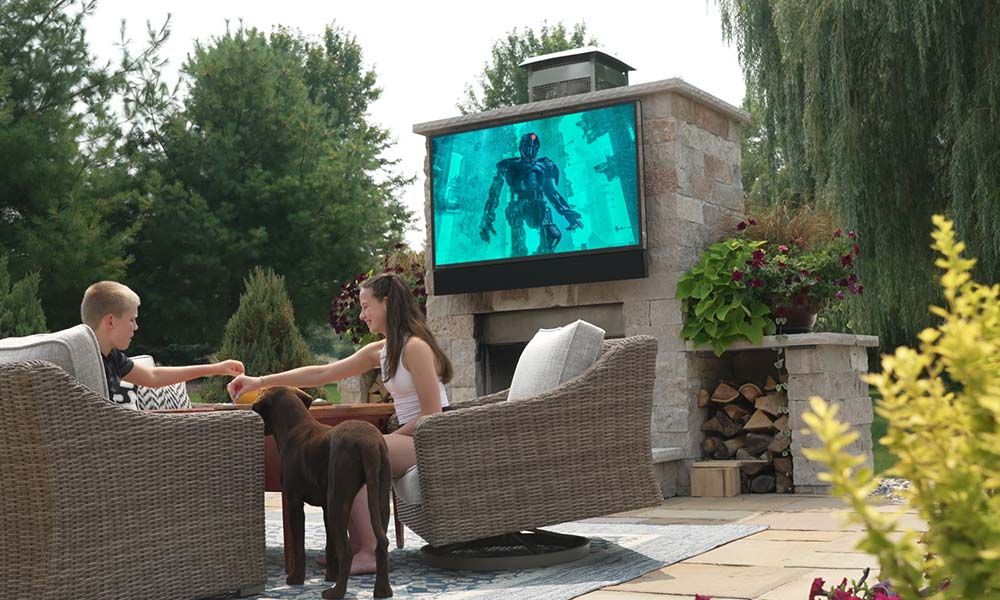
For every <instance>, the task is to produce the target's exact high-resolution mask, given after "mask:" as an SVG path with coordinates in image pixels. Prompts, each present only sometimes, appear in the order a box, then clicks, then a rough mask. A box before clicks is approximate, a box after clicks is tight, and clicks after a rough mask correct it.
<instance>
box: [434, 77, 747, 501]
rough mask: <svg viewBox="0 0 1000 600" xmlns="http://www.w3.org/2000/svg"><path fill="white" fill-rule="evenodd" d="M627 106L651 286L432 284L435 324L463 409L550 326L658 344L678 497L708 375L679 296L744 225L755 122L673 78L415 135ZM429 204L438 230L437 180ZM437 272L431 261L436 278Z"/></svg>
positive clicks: (450, 122)
mask: <svg viewBox="0 0 1000 600" xmlns="http://www.w3.org/2000/svg"><path fill="white" fill-rule="evenodd" d="M626 100H639V102H640V104H641V115H642V154H643V172H644V196H645V211H646V248H647V256H648V272H649V276H648V277H646V278H642V279H631V280H622V281H613V282H601V283H586V284H574V285H558V286H548V287H537V288H528V289H516V290H503V291H493V292H479V293H470V294H453V295H445V296H438V295H434V293H433V285H431V286H430V287H429V290H428V293H429V296H428V301H427V316H428V320H429V322H430V326H431V328H432V330H433V331H434V332H435V334H436V335H437V336H438V339H439V340H440V341H441V343H442V345H443V347H444V350H445V352H447V353H448V354H449V356H450V357H451V359H452V361H453V363H454V364H455V377H454V379H453V381H452V382H451V384H450V386H449V389H448V393H449V394H450V398H452V399H454V400H455V401H459V402H461V401H463V400H469V399H472V398H475V397H477V396H479V395H481V394H484V393H488V392H490V391H494V390H498V389H503V388H504V387H506V386H507V384H509V382H510V375H511V374H512V373H513V366H514V364H515V363H516V359H517V356H518V355H519V353H520V350H521V348H523V345H524V344H525V343H526V342H527V341H528V340H529V339H530V338H531V336H532V335H533V334H534V332H535V331H537V330H538V329H539V328H540V327H557V326H561V325H565V324H566V323H569V322H571V321H574V320H576V319H584V320H586V321H589V322H591V323H594V324H596V325H598V326H600V327H602V328H604V329H605V330H606V331H607V336H608V337H622V336H629V335H638V334H648V335H652V336H654V337H655V338H656V339H657V341H658V344H659V350H658V354H657V361H656V383H655V389H654V400H653V402H654V407H653V428H652V431H651V432H650V433H651V435H652V438H653V439H652V442H653V446H654V448H656V450H655V451H654V460H656V461H657V462H658V464H657V469H658V475H659V477H660V480H661V488H662V490H663V492H664V494H665V495H674V494H676V493H686V491H687V489H688V486H689V482H688V473H687V471H688V469H687V468H686V467H687V466H688V465H689V464H690V462H691V461H693V460H694V459H696V458H699V457H700V454H699V452H700V447H699V445H700V442H701V433H700V431H699V427H700V423H701V418H702V417H701V415H700V414H699V411H698V409H697V406H696V399H697V393H698V381H697V380H696V378H694V377H693V376H692V374H694V373H698V372H699V371H700V367H699V364H698V363H699V361H700V357H699V355H697V354H695V353H692V352H688V351H687V350H686V348H685V345H684V341H683V340H682V339H681V337H680V330H681V308H680V302H679V301H678V300H676V299H675V288H676V284H677V278H678V277H679V276H680V275H681V274H682V273H683V272H684V271H686V270H687V269H688V268H690V267H691V265H692V264H694V262H695V261H696V260H697V258H698V256H699V254H700V252H701V250H702V249H703V248H705V247H706V246H707V245H708V244H710V243H711V242H713V241H715V240H717V239H720V238H722V237H723V236H725V235H728V234H729V233H730V232H731V231H733V228H734V227H735V226H736V224H737V223H738V222H739V221H740V219H741V218H742V216H743V190H742V187H741V183H740V166H739V165H740V126H741V125H742V124H743V123H745V122H746V121H747V119H748V115H747V114H746V113H745V112H743V111H741V110H739V109H738V108H736V107H734V106H731V105H729V104H727V103H725V102H723V101H722V100H719V99H718V98H716V97H714V96H711V95H709V94H707V93H705V92H704V91H702V90H700V89H698V88H696V87H694V86H692V85H690V84H688V83H686V82H684V81H682V80H680V79H668V80H664V81H657V82H653V83H646V84H641V85H633V86H627V87H618V88H613V89H607V90H601V91H597V92H591V93H587V94H578V95H574V96H568V97H564V98H558V99H555V100H545V101H540V102H533V103H530V104H524V105H520V106H513V107H509V108H503V109H499V110H494V111H489V112H485V113H479V114H472V115H466V116H462V117H457V118H453V119H446V120H442V121H434V122H430V123H422V124H418V125H416V126H414V131H415V132H416V133H418V134H421V135H424V136H427V137H428V138H429V137H430V136H433V135H437V134H441V133H448V132H450V131H453V130H456V129H460V128H463V127H469V126H480V125H487V124H490V123H494V122H500V121H505V120H510V119H517V118H528V117H532V116H537V115H539V114H541V113H547V112H554V111H560V112H562V111H569V110H573V109H584V108H588V107H592V106H595V105H599V104H605V103H608V102H614V101H626ZM426 168H429V162H425V169H426ZM428 175H429V174H428ZM425 195H426V197H427V202H426V204H425V216H426V219H427V220H428V221H430V219H431V213H430V178H429V176H428V178H427V179H426V180H425ZM428 256H429V255H428ZM428 260H430V258H428ZM431 267H432V265H431V264H430V263H428V271H430V269H431ZM430 279H431V278H428V280H430Z"/></svg>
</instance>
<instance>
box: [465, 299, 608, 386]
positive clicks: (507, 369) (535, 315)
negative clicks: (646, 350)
mask: <svg viewBox="0 0 1000 600" xmlns="http://www.w3.org/2000/svg"><path fill="white" fill-rule="evenodd" d="M577 319H582V320H584V321H587V322H588V323H592V324H594V325H597V326H598V327H600V328H601V329H603V330H604V331H605V334H604V337H605V338H619V337H624V336H625V318H624V315H623V313H622V305H621V304H620V303H616V304H597V305H589V306H571V307H557V308H544V309H535V310H512V311H504V312H493V313H488V314H480V315H476V327H475V336H476V346H477V348H476V363H477V364H476V392H477V394H478V395H480V396H482V395H485V394H492V393H494V392H499V391H500V390H505V389H507V388H509V387H510V382H511V380H512V379H513V377H514V369H515V368H516V367H517V360H518V359H519V358H520V357H521V352H523V351H524V348H525V346H527V345H528V341H529V340H531V338H532V336H534V335H535V333H536V332H537V331H538V330H539V329H553V328H556V327H562V326H563V325H567V324H569V323H572V322H573V321H576V320H577Z"/></svg>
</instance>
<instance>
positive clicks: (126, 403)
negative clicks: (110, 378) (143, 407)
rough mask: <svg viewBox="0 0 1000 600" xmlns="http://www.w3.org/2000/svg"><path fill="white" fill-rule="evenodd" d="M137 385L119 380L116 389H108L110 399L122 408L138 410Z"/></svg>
mask: <svg viewBox="0 0 1000 600" xmlns="http://www.w3.org/2000/svg"><path fill="white" fill-rule="evenodd" d="M139 387H140V386H137V385H135V384H133V383H129V382H127V381H119V382H118V389H117V390H109V392H110V394H111V401H112V402H114V403H115V404H117V405H118V406H120V407H122V408H127V409H129V410H139V393H138V390H137V388H139Z"/></svg>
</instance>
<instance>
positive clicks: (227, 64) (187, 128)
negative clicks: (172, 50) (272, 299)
mask: <svg viewBox="0 0 1000 600" xmlns="http://www.w3.org/2000/svg"><path fill="white" fill-rule="evenodd" d="M184 72H185V74H186V75H187V76H188V77H189V79H190V89H189V92H188V95H187V97H186V99H185V101H184V104H183V106H182V107H180V108H179V109H178V110H177V111H176V112H174V113H173V114H171V115H170V116H169V117H168V118H167V119H166V120H165V121H164V123H163V126H162V128H161V129H159V130H158V133H156V134H155V138H154V139H153V142H155V147H156V148H157V153H156V156H155V157H154V158H153V159H151V160H150V161H149V163H148V165H147V169H146V171H147V173H148V175H147V177H146V179H147V181H149V182H150V184H149V188H148V198H149V203H148V206H147V207H145V209H144V215H143V221H144V224H143V227H142V229H141V230H140V231H139V232H138V233H137V235H136V243H135V246H134V248H135V262H134V265H133V266H132V267H131V268H130V272H131V273H132V274H133V278H134V281H135V282H136V289H137V291H139V292H140V294H141V295H142V296H143V297H148V298H149V299H150V301H151V303H152V304H153V305H154V306H155V308H154V309H153V310H152V312H151V313H147V314H148V315H151V318H152V320H153V323H154V327H153V329H154V330H155V332H156V335H155V337H153V338H150V337H149V336H144V338H143V341H142V343H143V344H150V345H163V346H193V345H197V344H202V343H205V342H210V343H211V342H215V341H217V340H218V339H219V338H220V337H221V334H222V327H223V324H224V323H225V322H226V319H227V318H228V316H229V315H230V314H232V312H233V311H234V310H235V309H236V303H237V300H238V298H239V294H240V291H241V290H242V287H243V285H242V283H243V279H244V277H245V274H246V273H247V272H249V270H250V269H251V268H253V267H255V266H264V267H269V268H271V269H273V270H274V271H275V272H277V273H280V274H282V275H283V276H284V277H286V278H287V281H288V287H289V290H290V291H291V297H292V299H293V302H294V304H295V306H296V312H297V313H298V314H299V315H300V318H301V320H302V321H303V322H304V323H310V322H325V320H326V316H327V313H328V310H329V303H330V298H331V297H332V295H333V293H334V292H335V291H336V289H337V283H338V282H339V281H341V280H343V279H344V278H346V277H347V276H349V275H353V273H354V272H355V271H356V270H357V269H358V267H359V266H360V265H363V264H367V262H368V261H369V260H370V258H371V257H372V256H374V255H375V254H377V253H378V252H379V251H380V250H382V249H384V248H387V247H390V246H391V245H392V244H393V243H395V242H397V241H398V240H399V239H401V237H402V232H403V227H404V225H405V223H406V222H407V220H408V218H409V216H408V214H407V212H406V211H405V209H404V208H403V207H402V205H401V203H400V201H399V199H398V191H399V188H400V187H401V186H403V185H404V184H405V183H407V182H408V181H409V180H407V179H405V178H403V177H401V176H399V175H393V174H391V173H387V172H386V169H387V168H389V167H391V164H390V163H387V162H386V161H385V160H384V159H383V158H381V153H382V151H383V150H384V149H385V148H386V147H387V146H388V143H389V142H388V139H389V134H388V132H387V131H385V130H383V129H381V128H379V127H378V126H376V125H373V124H371V123H369V122H368V121H367V119H366V116H365V113H366V111H367V109H368V105H369V103H370V102H372V101H373V100H375V99H376V98H378V95H379V93H380V90H379V89H378V88H377V87H376V85H375V75H374V73H373V72H372V71H368V70H365V69H364V67H363V65H362V61H361V49H360V47H359V46H358V45H357V43H356V42H355V40H354V38H353V37H351V36H349V35H348V34H346V33H345V32H344V31H342V30H340V29H337V28H333V27H330V28H327V29H326V32H325V35H324V37H323V39H322V40H321V41H314V40H310V39H308V38H306V37H305V36H302V35H301V34H298V33H294V32H291V31H289V30H286V29H280V28H279V29H277V30H275V31H274V32H273V33H271V34H270V35H269V36H267V35H264V34H263V33H261V32H259V31H257V30H256V29H245V28H243V27H240V28H239V29H236V30H234V31H228V32H227V33H226V34H224V35H222V36H219V37H216V38H214V39H212V40H211V41H210V42H208V43H204V44H203V43H198V44H196V46H195V48H194V52H193V53H192V54H191V55H190V57H189V59H188V61H187V62H186V63H185V65H184ZM192 314H196V315H199V319H197V320H190V319H187V318H185V317H186V316H187V315H192ZM146 319H147V321H148V320H149V319H150V317H149V316H147V317H146Z"/></svg>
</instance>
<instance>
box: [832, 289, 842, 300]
mask: <svg viewBox="0 0 1000 600" xmlns="http://www.w3.org/2000/svg"><path fill="white" fill-rule="evenodd" d="M833 297H834V298H836V299H837V300H843V299H844V290H837V293H836V294H834V295H833Z"/></svg>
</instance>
